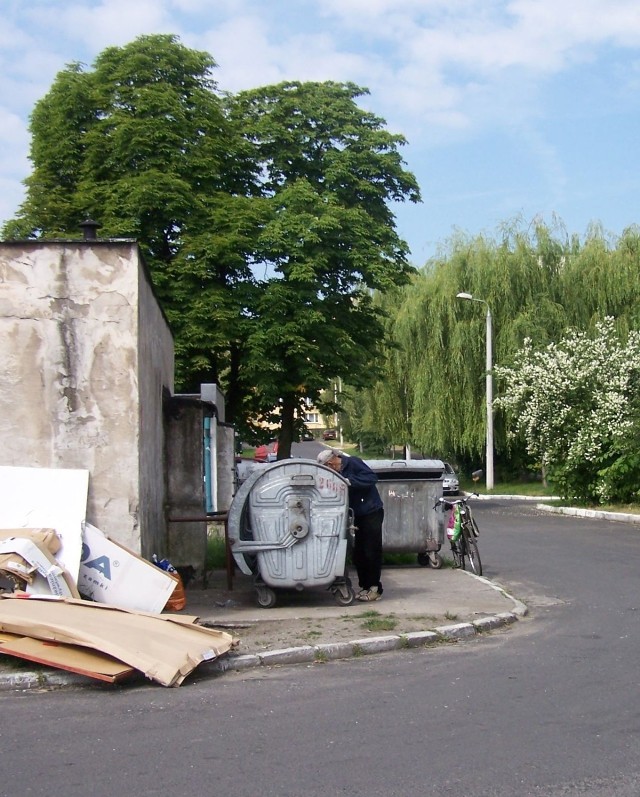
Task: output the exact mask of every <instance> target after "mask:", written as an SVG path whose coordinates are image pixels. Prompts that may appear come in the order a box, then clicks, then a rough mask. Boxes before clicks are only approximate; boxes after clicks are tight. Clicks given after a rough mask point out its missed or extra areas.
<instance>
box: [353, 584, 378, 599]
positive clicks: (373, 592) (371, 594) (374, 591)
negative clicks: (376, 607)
mask: <svg viewBox="0 0 640 797" xmlns="http://www.w3.org/2000/svg"><path fill="white" fill-rule="evenodd" d="M381 597H382V595H381V593H380V592H378V588H377V587H371V589H366V590H362V592H361V593H359V594H358V595H356V598H357V600H359V601H379V600H380V598H381Z"/></svg>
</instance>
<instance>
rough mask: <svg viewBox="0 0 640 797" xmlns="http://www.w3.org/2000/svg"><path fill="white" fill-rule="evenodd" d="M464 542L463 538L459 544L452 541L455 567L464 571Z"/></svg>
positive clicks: (459, 540) (459, 539)
mask: <svg viewBox="0 0 640 797" xmlns="http://www.w3.org/2000/svg"><path fill="white" fill-rule="evenodd" d="M463 545H464V542H463V540H462V537H459V538H458V541H457V542H453V541H451V554H452V556H453V566H454V567H461V568H462V569H463V570H464V556H463V555H462V552H463V550H464V549H463V547H462V546H463Z"/></svg>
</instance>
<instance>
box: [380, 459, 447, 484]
mask: <svg viewBox="0 0 640 797" xmlns="http://www.w3.org/2000/svg"><path fill="white" fill-rule="evenodd" d="M365 462H366V464H367V465H368V466H369V467H370V468H371V470H372V471H375V473H377V474H378V478H380V479H395V478H398V479H441V478H442V476H443V474H444V462H442V460H440V459H366V460H365Z"/></svg>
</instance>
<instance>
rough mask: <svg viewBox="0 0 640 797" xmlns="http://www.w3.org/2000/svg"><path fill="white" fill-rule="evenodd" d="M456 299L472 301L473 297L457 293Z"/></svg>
mask: <svg viewBox="0 0 640 797" xmlns="http://www.w3.org/2000/svg"><path fill="white" fill-rule="evenodd" d="M456 299H473V296H472V295H471V294H470V293H457V294H456Z"/></svg>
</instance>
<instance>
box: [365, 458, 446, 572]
mask: <svg viewBox="0 0 640 797" xmlns="http://www.w3.org/2000/svg"><path fill="white" fill-rule="evenodd" d="M366 463H367V465H368V466H369V467H370V468H371V469H372V470H373V471H375V473H376V475H377V476H378V484H377V488H378V492H379V493H380V497H381V498H382V503H383V504H384V523H383V526H382V550H383V551H384V552H385V553H387V552H388V553H416V554H417V557H418V563H419V564H420V565H422V566H423V567H426V566H431V567H434V568H436V569H437V568H440V567H442V557H441V556H440V554H439V553H438V552H439V551H440V548H441V547H442V544H443V542H444V518H443V515H442V512H437V511H436V510H435V509H434V508H433V507H434V504H435V503H436V501H437V500H438V498H440V497H441V496H442V479H443V474H444V463H443V462H441V461H440V460H439V459H380V460H366Z"/></svg>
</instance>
